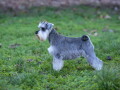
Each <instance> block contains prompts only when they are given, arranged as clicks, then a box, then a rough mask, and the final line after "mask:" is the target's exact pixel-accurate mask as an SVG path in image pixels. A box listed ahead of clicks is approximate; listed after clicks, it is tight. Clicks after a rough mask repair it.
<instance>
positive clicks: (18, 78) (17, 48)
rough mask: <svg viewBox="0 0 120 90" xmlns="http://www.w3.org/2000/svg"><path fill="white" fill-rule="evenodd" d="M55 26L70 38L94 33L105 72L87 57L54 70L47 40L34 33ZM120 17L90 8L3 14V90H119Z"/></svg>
mask: <svg viewBox="0 0 120 90" xmlns="http://www.w3.org/2000/svg"><path fill="white" fill-rule="evenodd" d="M43 20H45V21H48V22H52V23H54V25H55V28H56V29H57V31H58V32H59V33H60V34H62V35H65V36H69V37H79V36H82V35H89V36H90V38H91V40H92V42H93V44H94V46H95V52H96V55H97V56H98V57H99V58H100V59H101V60H103V62H104V68H103V69H102V70H101V71H95V70H94V69H93V68H92V67H91V66H89V64H88V63H87V61H86V60H85V59H84V58H77V59H75V60H70V61H68V60H67V61H65V66H64V67H63V69H62V70H61V71H59V72H57V71H54V70H53V69H52V56H50V55H49V54H48V51H47V48H48V47H49V43H48V41H45V42H40V41H39V40H38V39H37V38H36V36H35V34H34V32H35V31H36V30H38V28H37V25H38V23H39V21H43ZM119 72H120V13H119V12H118V11H116V10H114V9H113V8H107V7H106V8H98V7H97V8H95V7H90V6H77V7H62V8H49V7H41V8H32V9H31V10H30V11H27V12H21V13H19V14H17V15H16V14H14V13H13V14H11V13H0V90H119V89H120V73H119Z"/></svg>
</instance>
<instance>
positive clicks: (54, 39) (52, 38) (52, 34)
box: [48, 29, 60, 45]
mask: <svg viewBox="0 0 120 90" xmlns="http://www.w3.org/2000/svg"><path fill="white" fill-rule="evenodd" d="M59 37H60V35H59V34H58V33H57V32H56V30H55V29H52V30H51V32H50V34H49V36H48V41H49V43H50V44H52V45H53V44H56V43H57V42H58V40H59Z"/></svg>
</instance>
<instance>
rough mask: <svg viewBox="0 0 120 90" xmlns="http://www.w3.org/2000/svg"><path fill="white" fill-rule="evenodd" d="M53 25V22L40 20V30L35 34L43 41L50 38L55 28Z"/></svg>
mask: <svg viewBox="0 0 120 90" xmlns="http://www.w3.org/2000/svg"><path fill="white" fill-rule="evenodd" d="M53 26H54V24H52V23H48V22H40V23H39V25H38V28H39V30H38V31H36V32H35V34H36V35H37V37H38V38H39V39H40V40H41V41H45V40H46V39H47V38H48V36H49V33H50V32H51V30H52V29H53Z"/></svg>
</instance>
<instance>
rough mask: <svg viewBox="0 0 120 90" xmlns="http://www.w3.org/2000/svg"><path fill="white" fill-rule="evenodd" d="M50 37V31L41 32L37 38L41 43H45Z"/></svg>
mask: <svg viewBox="0 0 120 90" xmlns="http://www.w3.org/2000/svg"><path fill="white" fill-rule="evenodd" d="M48 35H49V31H48V30H46V31H44V32H43V31H39V32H38V35H37V37H38V38H39V39H40V40H41V41H45V40H46V39H47V38H48Z"/></svg>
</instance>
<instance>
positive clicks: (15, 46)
mask: <svg viewBox="0 0 120 90" xmlns="http://www.w3.org/2000/svg"><path fill="white" fill-rule="evenodd" d="M20 45H21V44H17V43H16V44H12V45H10V46H9V48H14V49H15V48H17V47H19V46H20Z"/></svg>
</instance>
